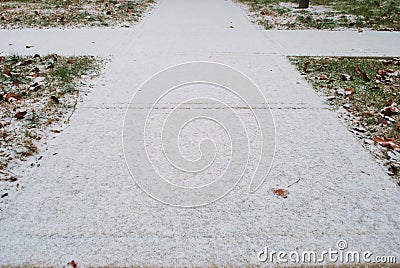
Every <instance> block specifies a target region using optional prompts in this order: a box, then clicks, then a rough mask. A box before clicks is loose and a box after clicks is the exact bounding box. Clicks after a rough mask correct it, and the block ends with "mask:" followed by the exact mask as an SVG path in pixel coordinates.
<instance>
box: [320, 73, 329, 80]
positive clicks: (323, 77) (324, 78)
mask: <svg viewBox="0 0 400 268" xmlns="http://www.w3.org/2000/svg"><path fill="white" fill-rule="evenodd" d="M318 79H319V80H326V79H328V77H327V76H326V75H324V74H321V75H319V76H318Z"/></svg>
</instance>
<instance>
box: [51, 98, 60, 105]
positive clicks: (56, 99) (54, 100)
mask: <svg viewBox="0 0 400 268" xmlns="http://www.w3.org/2000/svg"><path fill="white" fill-rule="evenodd" d="M50 100H51V101H52V102H53V103H54V104H60V100H59V99H58V98H57V97H56V96H51V97H50Z"/></svg>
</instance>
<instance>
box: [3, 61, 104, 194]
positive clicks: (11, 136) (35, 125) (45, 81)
mask: <svg viewBox="0 0 400 268" xmlns="http://www.w3.org/2000/svg"><path fill="white" fill-rule="evenodd" d="M102 64H103V60H101V59H97V58H95V57H91V56H79V57H62V56H59V55H56V54H51V55H47V56H40V55H35V56H26V57H21V56H16V55H11V56H1V57H0V198H5V197H6V196H7V194H6V193H7V192H6V191H5V190H6V189H7V188H9V187H14V186H15V187H18V183H17V181H18V175H17V174H15V173H14V171H13V169H14V168H15V167H16V166H18V164H19V163H21V161H26V160H29V159H30V157H31V156H34V155H36V154H38V153H39V147H38V144H40V140H41V139H42V138H45V137H48V136H49V135H56V134H57V133H59V132H60V131H62V128H63V125H64V124H65V123H68V120H69V117H70V116H71V114H72V113H73V111H74V110H75V107H76V104H77V102H78V97H79V94H80V93H81V92H82V91H83V90H84V89H85V88H86V89H85V90H89V88H88V87H89V85H90V80H91V79H92V78H94V77H96V76H98V75H99V73H100V69H101V66H102ZM32 165H35V163H33V162H32Z"/></svg>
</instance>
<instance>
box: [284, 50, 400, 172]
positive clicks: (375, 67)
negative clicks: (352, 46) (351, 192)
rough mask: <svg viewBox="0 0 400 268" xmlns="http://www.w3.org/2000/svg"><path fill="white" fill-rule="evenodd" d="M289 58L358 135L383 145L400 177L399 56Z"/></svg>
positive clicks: (383, 153)
mask: <svg viewBox="0 0 400 268" xmlns="http://www.w3.org/2000/svg"><path fill="white" fill-rule="evenodd" d="M289 59H290V61H291V62H292V63H294V64H295V65H296V67H297V69H298V70H299V71H300V72H301V73H302V75H304V76H305V78H306V79H307V81H309V82H310V83H311V85H312V86H313V88H314V89H315V90H316V91H317V92H318V93H319V94H320V95H321V96H323V97H324V98H325V99H326V100H327V102H328V103H329V104H330V105H331V106H332V107H334V108H335V109H338V110H342V112H343V113H342V118H344V119H345V121H346V122H347V123H348V125H349V127H350V129H351V130H352V131H353V132H354V133H355V134H356V135H357V136H358V137H359V138H361V139H363V140H364V142H365V143H366V144H369V145H372V144H374V148H379V149H380V152H379V153H378V155H380V156H382V157H383V158H384V160H385V164H387V166H388V167H389V172H388V173H389V174H390V175H394V176H395V177H396V178H400V163H399V159H400V158H399V157H400V123H399V122H400V113H399V109H398V104H399V103H400V59H399V58H351V57H289ZM379 139H380V140H379ZM339 142H344V141H339ZM373 150H374V149H373Z"/></svg>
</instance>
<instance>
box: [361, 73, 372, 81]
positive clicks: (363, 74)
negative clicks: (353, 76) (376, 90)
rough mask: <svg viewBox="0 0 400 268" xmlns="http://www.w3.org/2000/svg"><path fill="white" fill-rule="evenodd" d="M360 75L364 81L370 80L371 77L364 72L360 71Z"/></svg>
mask: <svg viewBox="0 0 400 268" xmlns="http://www.w3.org/2000/svg"><path fill="white" fill-rule="evenodd" d="M360 76H361V78H362V79H363V80H364V81H365V82H369V81H371V79H370V78H369V77H368V75H367V74H366V73H361V74H360Z"/></svg>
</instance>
